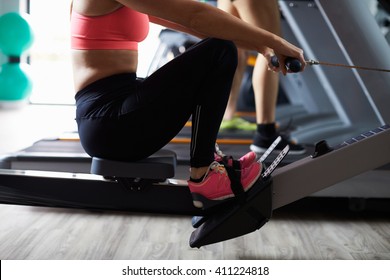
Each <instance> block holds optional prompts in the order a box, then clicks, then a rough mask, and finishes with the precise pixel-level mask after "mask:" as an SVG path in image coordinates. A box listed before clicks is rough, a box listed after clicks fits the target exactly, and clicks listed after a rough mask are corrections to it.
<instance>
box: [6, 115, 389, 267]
mask: <svg viewBox="0 0 390 280" xmlns="http://www.w3.org/2000/svg"><path fill="white" fill-rule="evenodd" d="M69 111H70V112H69ZM71 111H72V109H61V108H59V109H58V108H57V109H52V108H49V109H47V108H45V109H41V108H38V109H36V108H35V109H30V108H29V109H24V110H22V111H1V110H0V139H1V140H0V141H1V145H0V152H1V153H4V152H9V151H13V150H16V149H19V148H23V147H21V146H22V145H28V142H29V141H33V140H38V139H35V138H39V137H41V138H42V137H44V136H45V135H44V134H47V135H51V134H53V133H57V131H59V130H62V131H63V130H68V129H69V128H72V126H73V125H74V124H69V123H66V122H65V123H62V120H57V122H56V125H53V124H52V122H53V115H55V113H58V114H61V115H62V116H71V115H72V112H71ZM37 112H39V114H36V113H37ZM31 114H32V115H31ZM54 119H55V118H54ZM328 209H331V208H328ZM0 221H1V222H0V259H45V260H46V259H99V260H100V259H102V260H107V259H321V260H325V259H326V260H327V259H360V260H365V259H371V260H372V259H387V260H389V259H390V215H389V214H388V213H387V214H386V213H380V214H378V213H377V214H367V213H353V212H334V211H332V212H331V211H327V210H324V211H311V210H306V211H298V210H291V211H287V210H278V211H276V212H275V213H274V216H273V219H271V221H270V222H269V223H267V224H266V225H265V226H264V227H263V228H261V229H260V230H259V231H256V232H254V233H252V234H249V235H247V236H244V237H240V238H237V239H234V240H230V241H226V242H223V243H219V244H214V245H209V246H205V247H202V248H201V249H192V248H190V247H189V245H188V240H189V236H190V234H191V232H192V230H193V229H192V227H191V217H183V216H164V215H146V214H134V213H130V214H129V213H116V212H89V211H84V210H70V209H54V208H44V207H30V206H14V205H0Z"/></svg>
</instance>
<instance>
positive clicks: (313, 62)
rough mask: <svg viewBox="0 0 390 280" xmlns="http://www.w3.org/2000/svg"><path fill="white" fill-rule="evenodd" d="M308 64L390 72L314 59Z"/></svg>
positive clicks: (382, 70)
mask: <svg viewBox="0 0 390 280" xmlns="http://www.w3.org/2000/svg"><path fill="white" fill-rule="evenodd" d="M306 63H307V64H308V65H310V66H313V65H325V66H333V67H344V68H349V69H358V70H368V71H378V72H390V70H389V69H382V68H375V67H365V66H356V65H346V64H339V63H330V62H324V61H318V60H314V59H310V60H307V61H306Z"/></svg>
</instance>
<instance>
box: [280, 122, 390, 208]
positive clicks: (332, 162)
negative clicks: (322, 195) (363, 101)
mask: <svg viewBox="0 0 390 280" xmlns="http://www.w3.org/2000/svg"><path fill="white" fill-rule="evenodd" d="M389 162H390V126H389V125H386V126H383V127H382V128H378V129H377V130H372V131H369V132H366V133H364V134H362V135H359V136H357V137H355V138H351V139H349V140H347V141H345V142H344V143H343V144H342V145H341V147H340V148H338V149H336V150H334V151H331V152H329V153H326V154H324V155H322V156H319V157H316V158H312V157H307V158H304V159H302V160H299V161H296V162H293V163H291V164H288V165H286V166H283V167H281V168H279V169H277V170H275V172H274V175H273V189H274V196H273V209H277V208H280V207H282V206H284V205H287V204H289V203H292V202H294V201H296V200H299V199H301V198H304V197H306V196H308V195H310V194H313V193H315V192H317V191H320V190H322V189H325V188H327V187H330V186H332V185H334V184H336V183H338V182H341V181H344V180H346V179H349V178H351V177H354V176H356V175H358V174H361V173H363V172H366V171H369V170H372V169H375V168H378V167H381V166H383V165H385V164H387V163H389ZM389 186H390V182H389ZM367 187H369V186H367Z"/></svg>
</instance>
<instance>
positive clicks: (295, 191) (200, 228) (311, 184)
mask: <svg viewBox="0 0 390 280" xmlns="http://www.w3.org/2000/svg"><path fill="white" fill-rule="evenodd" d="M389 140H390V126H389V125H385V126H382V127H378V128H376V129H373V130H370V131H367V132H365V133H362V134H360V135H358V136H356V137H353V138H351V139H349V140H346V141H344V142H343V143H341V144H340V145H338V146H335V147H329V145H328V143H327V142H326V141H321V142H319V143H318V144H317V145H316V150H315V153H314V154H313V155H312V156H311V157H307V158H305V159H302V160H299V161H296V162H293V163H291V164H288V165H286V166H283V167H280V168H278V169H276V170H275V172H274V174H273V175H272V178H268V180H267V179H266V180H264V181H261V183H262V184H261V185H260V186H256V188H255V189H253V192H251V190H250V191H248V195H247V198H246V201H245V203H241V204H240V203H236V204H233V205H231V206H230V207H226V208H224V209H222V210H220V211H218V212H216V213H214V214H212V215H210V216H209V217H206V218H204V219H195V226H196V227H197V228H196V229H195V230H194V231H193V232H192V234H191V238H190V246H191V247H198V248H200V247H201V246H204V245H208V244H212V243H216V242H220V241H224V240H228V239H231V238H234V237H238V236H241V235H244V234H248V233H251V232H253V231H255V230H257V229H259V228H261V227H262V226H263V225H264V224H265V223H267V222H268V221H269V219H270V218H271V215H272V211H273V210H275V209H277V208H280V207H282V206H285V205H287V204H289V203H292V202H294V201H296V200H299V199H301V198H303V197H306V196H308V195H310V194H311V193H314V192H316V191H319V190H321V189H323V188H325V187H327V186H330V185H333V184H335V183H336V182H338V181H342V180H345V179H347V178H350V177H352V176H355V175H357V174H359V173H362V172H364V171H367V170H371V169H374V168H378V167H380V166H382V165H385V164H387V163H389V162H390V142H389ZM264 177H265V178H267V176H264Z"/></svg>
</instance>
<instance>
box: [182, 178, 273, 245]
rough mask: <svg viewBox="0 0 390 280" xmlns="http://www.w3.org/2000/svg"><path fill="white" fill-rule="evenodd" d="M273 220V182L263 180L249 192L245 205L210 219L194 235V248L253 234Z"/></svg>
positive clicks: (192, 235) (191, 242)
mask: <svg viewBox="0 0 390 280" xmlns="http://www.w3.org/2000/svg"><path fill="white" fill-rule="evenodd" d="M271 216H272V184H271V180H266V181H264V180H260V181H258V182H257V183H256V184H255V185H254V186H253V187H252V188H251V189H250V190H249V191H248V192H247V200H246V202H245V203H244V204H242V205H240V204H234V205H232V206H230V207H228V208H225V209H221V210H220V211H218V212H216V213H214V214H213V215H210V216H207V220H206V221H204V222H203V223H202V224H201V225H200V226H199V227H198V228H197V229H196V230H195V231H193V232H192V234H191V237H190V246H191V247H192V248H195V247H197V248H200V247H201V246H204V245H208V244H213V243H217V242H221V241H225V240H228V239H232V238H235V237H238V236H241V235H244V234H247V233H250V232H253V231H255V230H257V229H259V228H261V227H262V226H263V225H264V224H265V223H266V222H267V221H268V220H269V219H270V218H271Z"/></svg>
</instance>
